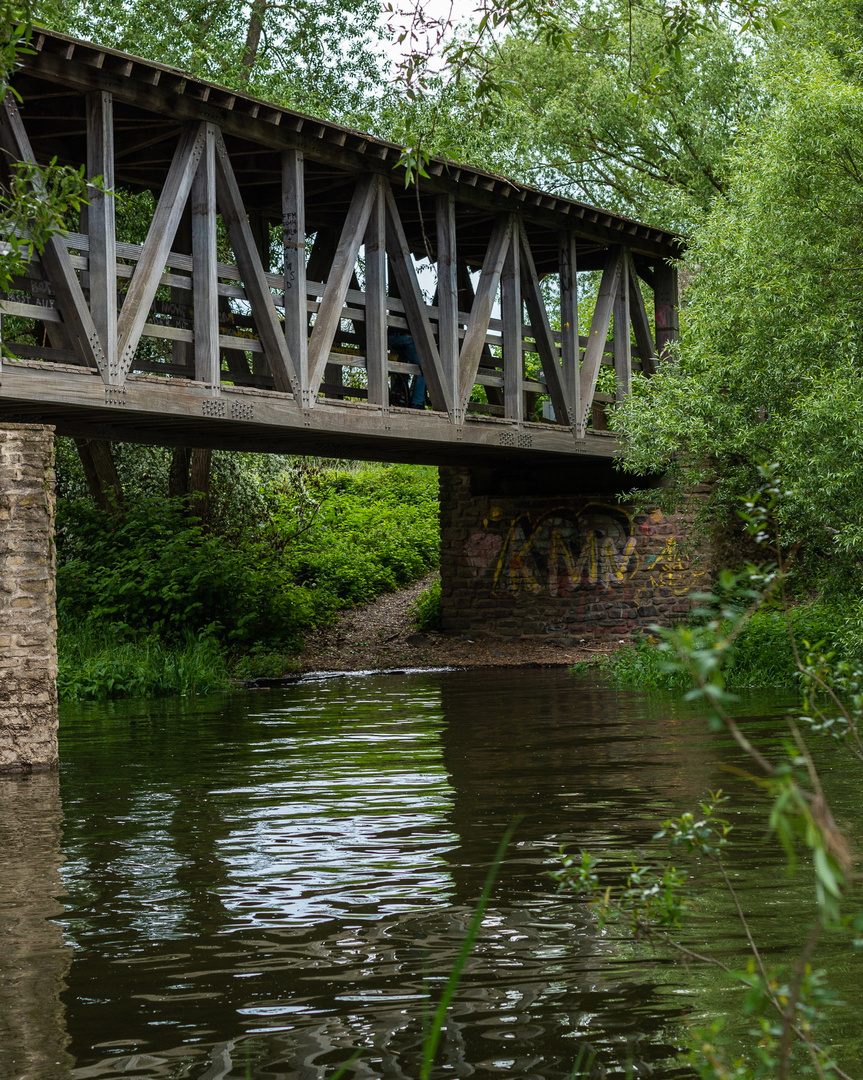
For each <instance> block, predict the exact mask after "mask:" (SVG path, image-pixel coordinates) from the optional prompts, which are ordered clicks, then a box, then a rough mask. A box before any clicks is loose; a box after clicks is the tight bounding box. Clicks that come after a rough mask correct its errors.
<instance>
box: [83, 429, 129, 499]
mask: <svg viewBox="0 0 863 1080" xmlns="http://www.w3.org/2000/svg"><path fill="white" fill-rule="evenodd" d="M75 446H76V447H77V448H78V456H79V457H80V458H81V464H82V466H83V467H84V476H85V477H86V478H87V487H88V488H89V489H90V494H91V495H92V496H93V500H94V502H95V503H96V505H97V506H98V507H99V509H100V510H104V511H105V512H106V513H109V514H115V513H117V511H118V510H120V509H122V506H123V485H122V484H121V483H120V477H119V476H118V475H117V467H116V465H115V464H114V455H113V454H112V453H111V444H110V443H109V442H106V441H105V440H104V439H76V440H75Z"/></svg>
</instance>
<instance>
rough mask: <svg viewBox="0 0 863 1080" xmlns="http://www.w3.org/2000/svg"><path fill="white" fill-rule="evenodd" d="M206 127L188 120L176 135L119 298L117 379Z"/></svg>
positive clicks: (126, 365)
mask: <svg viewBox="0 0 863 1080" xmlns="http://www.w3.org/2000/svg"><path fill="white" fill-rule="evenodd" d="M206 128H207V125H206V124H203V123H199V124H192V125H190V126H189V127H187V128H186V129H185V130H184V131H183V134H182V135H181V136H180V141H179V143H178V144H177V149H176V151H175V152H174V159H173V161H172V162H171V167H170V169H169V170H168V175H167V177H166V179H165V184H164V187H163V188H162V192H161V194H160V196H159V202H158V204H157V206H156V212H155V214H154V215H153V220H152V221H151V223H150V228H149V231H148V232H147V239H146V240H145V241H144V246H143V248H142V249H141V257H140V258H139V259H138V265H137V266H136V267H135V273H134V274H133V275H132V281H131V284H130V285H129V290H128V292H127V293H126V299H125V300H124V301H123V309H122V311H121V312H120V319H119V322H118V324H117V336H118V352H119V381H120V382H123V381H125V378H126V375H127V373H128V371H129V369H130V367H131V365H132V361H133V360H134V358H135V350H136V349H137V348H138V342H139V340H140V338H141V332H142V330H143V328H144V323H145V322H146V321H147V315H148V314H149V311H150V305H151V304H152V303H153V298H154V297H155V295H156V290H157V289H158V287H159V278H160V277H161V275H162V273H163V271H164V269H165V260H166V259H167V256H168V252H169V251H170V250H171V244H172V242H173V240H174V236H175V234H176V232H177V226H178V225H179V224H180V217H181V216H182V213H183V210H184V209H185V206H186V200H187V199H188V197H189V191H190V190H191V187H192V181H193V179H194V177H195V171H196V170H197V167H198V162H199V161H200V159H201V154H202V152H203V149H204V141H205V138H206Z"/></svg>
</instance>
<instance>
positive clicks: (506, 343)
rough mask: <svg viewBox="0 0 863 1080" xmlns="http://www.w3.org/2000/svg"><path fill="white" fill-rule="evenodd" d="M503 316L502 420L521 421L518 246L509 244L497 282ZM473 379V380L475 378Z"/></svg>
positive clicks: (521, 329) (521, 307)
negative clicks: (505, 418) (498, 281)
mask: <svg viewBox="0 0 863 1080" xmlns="http://www.w3.org/2000/svg"><path fill="white" fill-rule="evenodd" d="M500 306H501V314H502V315H503V320H502V321H503V397H504V416H506V417H508V418H509V419H510V420H517V421H518V422H519V423H520V422H521V421H522V420H524V388H523V385H522V384H523V382H524V303H523V301H522V296H521V245H520V244H518V243H515V244H512V243H511V244H509V246H508V247H507V251H506V258H505V260H504V264H503V271H502V273H501V278H500ZM474 378H476V376H474Z"/></svg>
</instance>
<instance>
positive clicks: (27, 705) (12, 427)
mask: <svg viewBox="0 0 863 1080" xmlns="http://www.w3.org/2000/svg"><path fill="white" fill-rule="evenodd" d="M54 563H55V560H54V429H53V428H52V427H46V426H43V425H40V424H7V425H5V426H3V427H2V428H0V772H18V771H27V770H30V769H34V768H50V767H52V766H55V765H56V764H57V616H56V607H55V576H54Z"/></svg>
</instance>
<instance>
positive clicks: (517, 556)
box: [440, 463, 708, 646]
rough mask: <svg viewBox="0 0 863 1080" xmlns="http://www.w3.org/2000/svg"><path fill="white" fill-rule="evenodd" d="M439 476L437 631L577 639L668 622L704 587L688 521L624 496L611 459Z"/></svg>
mask: <svg viewBox="0 0 863 1080" xmlns="http://www.w3.org/2000/svg"><path fill="white" fill-rule="evenodd" d="M440 474H441V496H440V499H441V606H442V613H443V629H444V630H446V631H449V632H451V633H453V632H454V633H459V632H460V633H464V634H469V635H470V636H471V637H479V636H486V637H495V638H502V639H510V640H513V639H527V640H531V639H533V640H536V641H538V642H539V641H541V642H544V643H547V644H548V643H550V644H559V645H563V646H570V645H577V644H579V643H580V642H582V641H589V640H597V639H602V638H609V637H623V636H628V635H630V634H632V633H633V632H634V631H636V630H638V629H646V628H647V627H648V626H650V625H652V624H661V625H670V624H673V623H674V622H676V621H679V620H681V619H682V618H683V617H684V616H685V615H686V613H687V612H688V611H689V608H690V603H691V601H690V599H689V597H690V593H692V592H693V591H700V590H704V589H705V588H706V587H707V584H708V558H707V552H706V551H705V550H699V549H698V547H697V546H696V545H695V544H694V543H693V539H692V529H691V520H690V518H689V517H688V516H687V515H686V514H679V515H673V516H668V515H665V514H663V513H662V512H661V511H660V510H659V509H657V508H651V507H647V508H646V509H644V510H638V511H636V509H635V508H634V507H633V506H632V505H631V504H627V503H625V502H621V501H620V496H619V492H620V491H622V490H625V489H626V488H627V487H633V486H634V481H633V479H632V478H626V477H623V476H621V474H619V473H616V472H615V471H614V470H613V469H612V468H611V467H610V465H609V466H604V465H603V464H602V463H599V464H598V465H596V466H593V465H590V466H589V465H588V464H587V463H585V464H584V465H581V467H577V468H572V467H570V468H565V467H564V468H561V469H552V470H543V471H532V470H525V471H519V470H508V471H502V470H476V469H460V468H442V469H441V470H440Z"/></svg>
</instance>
